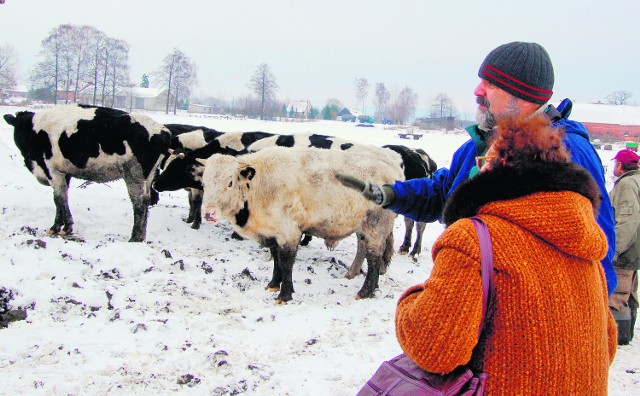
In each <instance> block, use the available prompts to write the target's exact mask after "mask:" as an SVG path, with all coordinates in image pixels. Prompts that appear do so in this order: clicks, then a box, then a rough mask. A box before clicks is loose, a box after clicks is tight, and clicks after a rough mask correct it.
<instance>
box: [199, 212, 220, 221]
mask: <svg viewBox="0 0 640 396" xmlns="http://www.w3.org/2000/svg"><path fill="white" fill-rule="evenodd" d="M218 213H219V211H218V209H216V208H207V209H204V210H203V211H202V218H203V219H204V220H205V221H206V222H207V223H216V222H217V221H218Z"/></svg>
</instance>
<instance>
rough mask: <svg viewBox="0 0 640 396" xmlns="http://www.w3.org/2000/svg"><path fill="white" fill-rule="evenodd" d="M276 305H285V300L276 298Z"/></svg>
mask: <svg viewBox="0 0 640 396" xmlns="http://www.w3.org/2000/svg"><path fill="white" fill-rule="evenodd" d="M276 305H287V302H286V301H284V300H281V299H277V300H276Z"/></svg>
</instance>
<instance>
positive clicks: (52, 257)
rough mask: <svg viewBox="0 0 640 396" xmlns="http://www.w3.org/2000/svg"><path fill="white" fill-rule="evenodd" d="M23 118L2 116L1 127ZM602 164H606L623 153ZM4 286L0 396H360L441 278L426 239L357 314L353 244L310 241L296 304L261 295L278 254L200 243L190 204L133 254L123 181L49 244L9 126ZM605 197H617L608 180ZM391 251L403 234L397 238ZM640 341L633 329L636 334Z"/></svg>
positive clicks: (40, 205)
mask: <svg viewBox="0 0 640 396" xmlns="http://www.w3.org/2000/svg"><path fill="white" fill-rule="evenodd" d="M17 110H20V109H18V108H15V107H0V114H6V113H14V112H15V111H17ZM147 114H148V115H150V116H151V117H153V118H154V119H156V120H157V121H159V122H163V123H182V124H192V125H204V126H208V127H211V128H215V129H218V130H221V131H254V130H262V131H268V132H276V133H301V132H317V133H323V134H330V135H334V136H338V137H341V138H344V139H349V140H353V141H356V142H365V143H371V144H375V145H383V144H404V145H406V146H410V147H416V148H417V147H419V148H423V149H425V150H426V151H427V152H428V153H429V154H430V155H431V156H432V157H433V158H434V159H435V160H436V162H437V163H438V166H439V167H442V166H448V165H449V161H450V159H451V156H452V154H453V152H454V151H455V149H456V148H457V147H458V146H459V145H460V144H461V143H463V142H464V141H465V140H466V139H467V135H466V133H464V132H460V131H459V132H458V133H444V132H442V131H430V132H427V133H425V134H424V136H423V138H422V139H420V140H406V139H400V138H399V137H398V132H399V131H398V130H391V129H384V128H383V127H382V126H381V125H376V126H375V127H374V128H359V127H356V126H355V125H354V124H353V123H341V122H329V121H318V122H308V123H298V122H286V123H285V122H263V121H252V120H226V119H216V118H212V117H192V116H189V115H187V114H183V115H178V116H174V115H165V114H162V113H147ZM616 149H617V148H616V147H614V151H599V153H600V155H601V157H602V159H603V162H604V163H605V164H606V165H611V162H610V159H611V157H612V156H613V155H614V154H615V152H616ZM0 168H1V169H2V173H1V174H0V192H1V193H0V235H1V236H2V238H1V239H0V274H2V275H1V277H0V286H4V287H7V288H11V289H12V290H13V291H14V293H15V299H14V300H13V301H12V306H13V307H14V308H17V307H26V308H27V310H28V317H27V319H26V320H23V321H17V322H13V323H11V324H10V325H9V327H8V328H5V329H0V383H2V389H3V390H2V391H1V392H0V393H3V394H28V395H32V394H33V395H104V394H126V395H130V394H139V395H143V394H144V395H154V394H173V393H179V394H192V395H232V394H252V395H353V394H355V393H356V392H357V391H358V389H359V388H360V387H361V386H362V385H363V384H364V383H365V382H366V380H367V379H368V378H369V377H370V376H371V374H372V373H373V372H374V371H375V369H376V368H377V367H378V365H379V364H380V363H381V362H382V361H383V360H385V359H389V358H391V357H393V356H395V355H396V354H398V353H400V352H401V350H400V347H399V345H398V343H397V341H396V338H395V332H394V322H393V318H394V311H395V304H396V301H397V299H398V297H399V296H400V294H401V293H402V292H403V291H404V290H405V289H406V288H408V287H409V286H411V285H414V284H417V283H420V282H423V281H424V280H425V279H426V278H427V277H428V276H429V272H430V271H431V267H432V260H431V255H430V250H429V248H430V246H431V245H432V244H433V242H434V240H435V239H436V238H437V237H438V235H439V234H440V233H441V232H442V230H443V227H442V225H440V224H439V223H433V224H429V225H427V228H426V231H425V237H424V240H423V249H424V251H423V253H422V255H421V256H419V257H418V259H417V261H415V262H414V261H413V260H412V259H411V258H410V257H407V256H400V255H395V256H394V258H393V260H392V263H391V266H390V268H389V271H388V272H387V274H386V275H383V276H381V278H380V288H379V290H377V291H376V294H375V297H374V298H371V299H366V300H355V296H356V292H357V291H358V290H359V288H360V287H361V285H362V282H363V276H359V277H356V278H355V279H353V280H347V279H345V278H344V277H343V275H344V273H345V272H346V267H347V266H348V265H349V264H350V263H351V260H352V259H353V257H354V256H355V252H356V245H355V242H356V241H355V236H351V237H349V238H347V239H345V240H343V241H341V242H340V244H339V246H338V247H337V249H335V250H334V251H328V250H327V249H326V248H325V246H324V244H323V242H322V241H321V240H318V239H314V240H313V241H312V242H311V244H310V245H309V246H307V247H301V248H300V250H299V252H298V257H297V261H296V264H295V266H294V269H293V280H294V286H295V290H296V292H295V293H294V295H293V301H290V302H289V303H288V304H287V305H284V306H278V305H276V304H275V303H274V298H275V296H276V293H269V292H267V291H266V290H265V286H266V284H267V282H268V281H269V280H270V278H271V273H272V263H271V261H270V259H269V252H268V251H267V250H266V249H265V248H262V247H261V246H259V245H258V244H257V243H255V242H252V241H237V240H234V239H231V238H230V235H231V232H232V231H231V228H230V226H229V225H228V224H226V223H222V224H220V223H218V224H217V225H215V226H214V225H211V224H203V225H202V227H201V229H200V230H192V229H191V228H190V226H189V225H188V224H186V223H184V222H183V220H182V219H183V218H184V217H186V214H187V208H188V206H187V195H186V192H185V191H177V192H173V193H162V194H161V196H160V202H159V204H158V205H156V206H154V207H153V208H151V210H150V216H149V225H148V229H147V241H146V242H144V243H127V240H128V239H129V235H130V232H131V226H132V221H133V219H132V216H133V215H132V209H131V204H130V201H129V199H128V196H127V193H126V189H125V185H124V182H122V181H116V182H111V183H106V184H95V183H94V184H89V185H86V184H84V182H83V181H81V180H74V181H72V186H71V188H70V192H69V196H70V206H71V212H72V214H73V215H74V220H75V226H74V230H75V234H74V237H73V238H70V239H62V238H58V237H49V236H47V235H46V234H45V231H46V230H47V229H48V227H49V226H51V224H52V223H53V217H54V206H53V200H52V190H51V188H49V187H44V186H42V185H40V184H38V183H37V182H36V180H35V178H34V177H33V176H32V175H31V174H30V173H29V172H28V171H27V169H26V168H25V167H24V165H23V161H22V157H21V156H20V154H19V152H18V150H17V148H16V146H15V144H14V143H13V133H12V128H11V127H10V126H9V125H7V124H6V123H5V122H4V120H1V121H0ZM608 168H609V169H608V176H607V178H608V183H609V187H610V188H611V186H612V181H613V178H612V175H611V168H612V167H611V166H609V167H608ZM394 234H395V241H396V249H397V248H398V247H399V246H400V244H401V242H402V238H403V235H404V223H403V221H402V218H400V217H399V218H398V219H397V220H396V224H395V231H394ZM639 331H640V328H639V327H636V333H638V332H639ZM609 393H610V394H612V395H640V339H636V340H634V341H633V344H632V345H629V346H624V347H619V349H618V354H617V356H616V360H615V362H614V364H613V366H612V368H611V372H610V379H609Z"/></svg>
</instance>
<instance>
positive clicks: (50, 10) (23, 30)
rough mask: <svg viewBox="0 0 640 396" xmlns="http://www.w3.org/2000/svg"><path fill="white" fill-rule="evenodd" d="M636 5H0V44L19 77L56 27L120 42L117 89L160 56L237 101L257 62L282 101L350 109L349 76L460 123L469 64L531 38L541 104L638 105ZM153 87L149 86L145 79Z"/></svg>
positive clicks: (472, 77)
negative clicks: (191, 66)
mask: <svg viewBox="0 0 640 396" xmlns="http://www.w3.org/2000/svg"><path fill="white" fill-rule="evenodd" d="M639 16H640V1H637V0H618V1H613V2H603V1H590V0H589V1H572V0H562V1H559V0H556V1H547V0H538V1H535V2H520V1H513V0H504V1H498V0H485V1H477V0H456V1H437V2H436V1H426V0H416V1H402V0H396V1H380V0H378V1H372V0H366V1H364V0H339V1H334V0H324V1H313V2H312V1H304V0H296V1H292V0H269V1H266V0H253V1H248V0H234V1H231V0H229V1H217V0H192V1H189V0H183V1H177V0H173V1H169V0H153V1H150V0H126V1H125V0H109V1H92V0H5V3H4V4H1V5H0V45H6V44H9V45H11V46H13V47H14V48H15V49H16V51H17V52H18V56H19V65H20V70H21V77H22V78H23V79H24V80H25V82H26V80H27V79H28V75H29V70H30V69H31V68H32V67H33V65H34V64H35V62H36V61H37V59H38V53H39V51H40V49H41V42H42V40H43V39H44V38H45V37H47V35H48V34H49V33H50V32H51V30H52V29H53V28H55V27H56V26H58V25H60V24H64V23H71V24H75V25H82V24H86V25H91V26H94V27H95V28H97V29H99V30H101V31H102V32H104V33H105V34H106V35H108V36H110V37H113V38H118V39H123V40H125V41H127V42H128V43H129V44H130V45H131V49H130V53H129V63H130V66H131V79H132V81H133V82H136V83H137V82H139V81H140V80H141V76H142V74H143V73H147V74H150V73H152V72H154V71H156V70H157V69H158V68H159V66H160V65H161V63H162V60H163V58H164V57H165V56H166V55H168V54H169V53H170V52H171V51H172V49H173V48H178V49H180V50H182V51H183V52H184V53H186V55H187V56H189V57H190V58H191V59H192V60H193V61H194V62H195V64H196V65H197V68H198V77H199V86H198V88H196V89H195V93H196V94H202V95H211V96H216V97H220V98H226V99H229V100H230V99H231V98H232V97H239V96H244V95H246V94H247V93H249V92H250V89H249V88H248V87H247V84H248V82H249V80H250V78H251V76H252V75H253V73H254V72H255V70H256V68H257V66H258V65H259V64H260V63H266V64H268V65H269V66H270V68H271V70H272V72H273V74H274V75H275V77H276V80H277V83H278V85H279V90H278V92H277V96H278V98H279V99H282V100H299V99H309V100H310V101H311V103H312V105H314V106H315V107H322V106H323V105H324V104H325V103H326V101H327V99H329V98H337V99H339V100H340V101H341V102H343V103H344V104H345V105H347V106H350V107H353V108H360V107H361V104H359V103H358V102H357V100H356V95H355V88H354V80H355V79H356V78H361V77H362V78H366V79H367V80H368V81H369V83H370V85H371V88H370V89H369V95H368V98H367V109H368V110H372V109H373V106H372V104H371V103H372V99H373V96H374V93H375V84H376V83H378V82H382V83H384V84H385V85H386V86H387V88H389V89H390V90H391V91H392V92H396V93H397V92H399V91H400V90H402V89H403V88H404V87H405V86H408V87H410V88H412V89H413V90H414V92H416V93H417V94H418V96H419V99H418V108H426V107H427V105H428V103H429V102H430V101H431V100H432V99H433V98H434V97H435V96H436V95H437V94H438V93H441V92H442V93H446V94H447V95H449V96H450V97H451V98H452V99H453V100H454V104H455V105H456V107H457V108H458V110H459V111H460V112H463V113H469V114H471V113H474V112H475V105H474V97H473V90H474V88H475V86H476V85H477V83H478V77H477V71H478V67H479V65H480V63H481V62H482V60H483V59H484V57H485V56H486V54H487V53H488V52H489V51H491V50H492V49H493V48H495V47H496V46H498V45H500V44H503V43H506V42H510V41H536V42H539V43H540V44H542V45H543V46H544V47H545V48H546V49H547V51H548V52H549V54H550V56H551V59H552V61H553V63H554V67H555V75H556V84H555V87H554V96H553V98H552V100H553V101H559V100H561V99H563V98H564V97H570V98H572V99H574V100H576V101H578V102H593V101H598V100H603V99H604V97H605V96H607V95H608V94H610V93H612V92H614V91H620V90H626V91H630V92H632V94H633V95H634V96H633V97H632V98H631V102H632V103H634V104H638V103H640V50H639V49H640V42H639V38H640V26H639V22H638V17H639ZM151 83H152V85H153V81H151Z"/></svg>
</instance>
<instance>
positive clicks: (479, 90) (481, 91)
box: [473, 81, 487, 97]
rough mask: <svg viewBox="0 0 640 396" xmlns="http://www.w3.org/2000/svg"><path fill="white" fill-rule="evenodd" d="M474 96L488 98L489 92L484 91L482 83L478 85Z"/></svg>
mask: <svg viewBox="0 0 640 396" xmlns="http://www.w3.org/2000/svg"><path fill="white" fill-rule="evenodd" d="M473 94H474V95H475V96H482V97H484V96H487V91H486V90H485V89H484V86H483V84H482V81H481V82H480V83H479V84H478V86H477V87H476V89H475V90H474V91H473Z"/></svg>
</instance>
